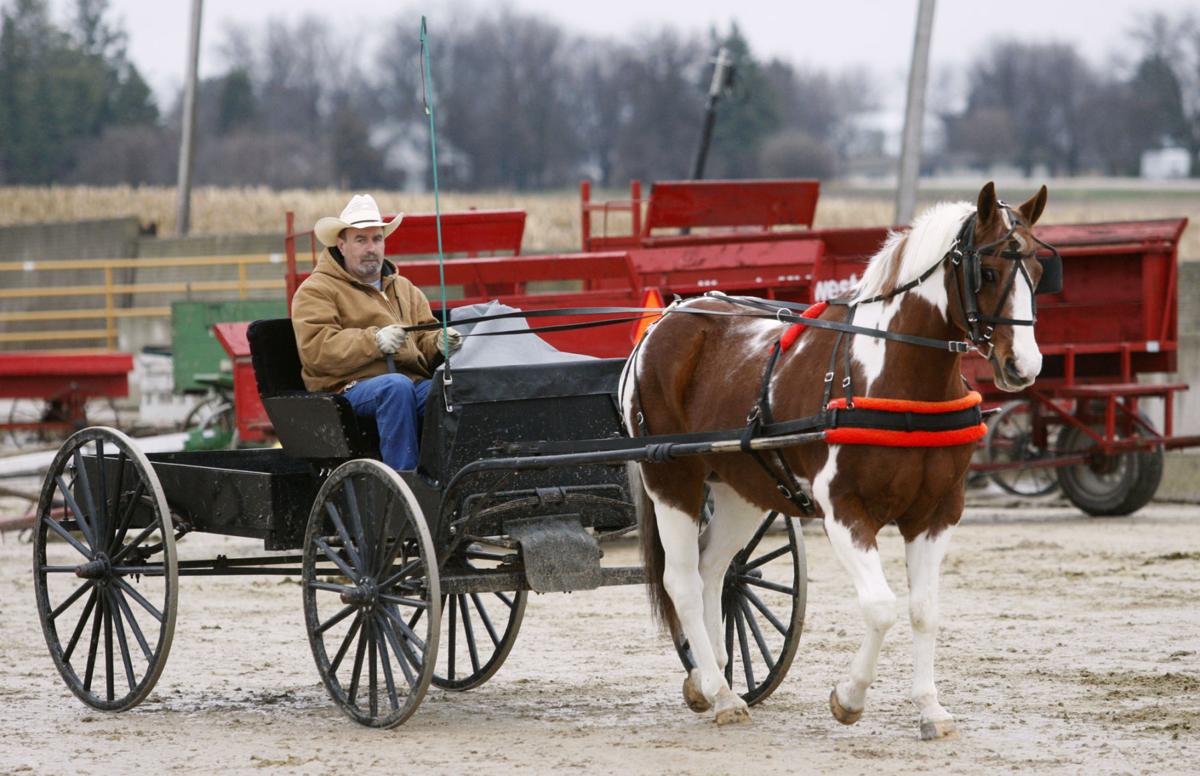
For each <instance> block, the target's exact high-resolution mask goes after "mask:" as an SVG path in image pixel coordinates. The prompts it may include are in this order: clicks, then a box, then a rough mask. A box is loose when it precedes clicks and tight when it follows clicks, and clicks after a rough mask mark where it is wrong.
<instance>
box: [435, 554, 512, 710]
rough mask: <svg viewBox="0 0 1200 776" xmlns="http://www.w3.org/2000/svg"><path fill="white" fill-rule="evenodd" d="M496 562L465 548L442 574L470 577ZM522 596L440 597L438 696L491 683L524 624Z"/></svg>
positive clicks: (489, 557)
mask: <svg viewBox="0 0 1200 776" xmlns="http://www.w3.org/2000/svg"><path fill="white" fill-rule="evenodd" d="M501 560H502V557H501V556H498V555H496V554H494V553H491V552H488V551H486V550H484V549H483V548H481V547H479V546H478V545H475V544H472V545H470V546H468V547H467V548H466V550H465V551H464V552H463V554H462V556H461V557H455V558H452V559H451V560H450V561H449V562H448V563H447V565H446V566H445V567H444V568H443V574H446V573H447V572H448V571H449V569H454V570H455V572H462V573H471V572H473V571H478V570H480V569H484V568H494V567H496V566H497V565H499V562H500V561H501ZM528 598H529V593H528V592H527V591H525V590H518V591H516V592H496V593H457V594H455V595H448V596H447V595H443V596H442V615H443V616H442V635H441V639H440V640H439V642H438V643H439V644H442V645H443V646H444V647H445V648H444V649H443V650H442V652H443V654H442V656H441V657H440V658H439V659H438V661H437V671H436V673H434V675H433V683H434V684H435V685H437V686H438V687H440V688H442V689H443V690H471V689H474V688H475V687H478V686H479V685H481V684H483V683H484V682H486V681H487V680H488V679H491V678H492V676H493V675H495V673H496V672H497V671H498V670H500V666H502V665H503V664H504V661H505V659H507V658H508V653H509V652H511V651H512V648H513V644H514V643H515V642H516V640H517V633H518V632H520V630H521V621H522V620H523V619H524V618H525V603H526V600H527V599H528Z"/></svg>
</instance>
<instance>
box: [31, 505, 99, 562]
mask: <svg viewBox="0 0 1200 776" xmlns="http://www.w3.org/2000/svg"><path fill="white" fill-rule="evenodd" d="M41 522H42V524H43V525H45V526H46V527H47V528H49V529H50V530H51V531H54V533H55V534H57V535H58V536H59V538H61V539H62V540H63V541H65V542H66V543H67V544H69V545H71V547H72V548H74V550H75V551H76V552H78V553H79V554H80V555H82V556H83V557H85V558H87V559H89V560H91V557H92V551H91V550H89V549H88V548H87V547H84V546H83V545H82V544H80V543H79V540H78V539H76V538H75V537H74V536H71V532H70V531H68V530H67V529H66V528H63V527H62V526H61V525H59V522H58V521H57V520H55V519H54V518H53V517H50V516H49V515H42V516H41ZM84 538H87V537H86V535H85V537H84Z"/></svg>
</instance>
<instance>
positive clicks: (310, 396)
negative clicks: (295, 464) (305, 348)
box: [246, 318, 380, 461]
mask: <svg viewBox="0 0 1200 776" xmlns="http://www.w3.org/2000/svg"><path fill="white" fill-rule="evenodd" d="M246 338H247V340H248V341H249V342H250V359H251V363H252V364H253V365H254V379H255V380H256V381H257V382H258V393H259V396H261V397H262V403H263V407H264V409H266V411H267V416H268V417H269V418H270V419H271V423H272V425H274V426H275V434H276V435H277V436H278V437H279V442H280V444H281V445H283V450H284V452H286V453H287V454H288V455H290V456H292V457H295V458H308V459H315V460H323V461H329V460H339V459H349V458H376V459H377V458H379V457H380V456H379V433H378V432H377V431H376V429H375V423H374V422H373V421H371V420H364V419H360V418H359V417H358V416H357V415H355V414H354V409H353V408H352V407H351V406H350V401H349V400H348V399H347V398H346V397H345V396H342V395H341V394H336V393H316V392H312V391H309V390H307V389H306V388H305V387H304V380H303V379H302V378H301V376H300V370H301V366H300V353H299V351H298V349H297V348H296V335H295V332H294V331H293V329H292V321H291V319H290V318H272V319H268V320H260V321H254V322H253V323H251V324H250V327H249V328H248V329H247V330H246Z"/></svg>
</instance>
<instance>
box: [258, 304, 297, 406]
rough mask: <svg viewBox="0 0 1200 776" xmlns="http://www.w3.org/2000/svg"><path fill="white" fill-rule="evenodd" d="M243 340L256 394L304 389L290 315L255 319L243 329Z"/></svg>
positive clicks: (263, 394) (264, 395)
mask: <svg viewBox="0 0 1200 776" xmlns="http://www.w3.org/2000/svg"><path fill="white" fill-rule="evenodd" d="M246 339H247V340H248V341H249V342H250V361H251V363H252V364H253V365H254V379H255V380H257V381H258V393H259V395H260V396H263V397H264V398H265V397H267V396H275V395H277V394H280V393H284V392H288V391H304V390H305V388H304V379H303V378H302V377H301V376H300V370H301V366H300V351H299V350H298V349H297V348H296V333H295V331H294V330H293V329H292V320H291V318H271V319H268V320H262V321H255V322H254V323H251V324H250V327H249V328H248V329H246Z"/></svg>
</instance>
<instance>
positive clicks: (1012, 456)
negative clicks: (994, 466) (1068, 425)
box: [987, 401, 1058, 496]
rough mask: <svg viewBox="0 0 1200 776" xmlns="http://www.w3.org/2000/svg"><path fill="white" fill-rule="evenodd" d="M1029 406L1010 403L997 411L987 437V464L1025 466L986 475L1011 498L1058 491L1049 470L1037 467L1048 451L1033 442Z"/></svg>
mask: <svg viewBox="0 0 1200 776" xmlns="http://www.w3.org/2000/svg"><path fill="white" fill-rule="evenodd" d="M1029 409H1030V403H1029V402H1025V401H1014V402H1010V403H1009V404H1008V405H1006V406H1005V407H1004V409H1003V410H1001V412H1000V414H999V415H997V416H996V418H995V420H993V421H992V423H991V428H990V429H988V436H987V461H988V463H1013V462H1017V461H1019V462H1021V463H1023V464H1027V465H1026V466H1023V467H1022V468H1020V469H1004V470H998V471H993V472H989V475H990V476H991V478H992V482H994V483H996V484H997V485H999V486H1000V487H1001V488H1002V489H1003V490H1005V491H1007V492H1008V493H1012V494H1013V495H1014V496H1045V495H1048V494H1050V493H1053V492H1054V491H1055V490H1056V489H1057V488H1058V479H1057V478H1056V477H1055V474H1054V472H1053V470H1051V469H1047V468H1045V467H1041V466H1038V461H1039V460H1041V459H1042V458H1046V457H1048V456H1049V451H1048V450H1046V449H1045V448H1043V447H1039V446H1038V445H1037V443H1036V442H1035V441H1034V435H1033V422H1032V420H1031V418H1030V414H1029Z"/></svg>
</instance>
